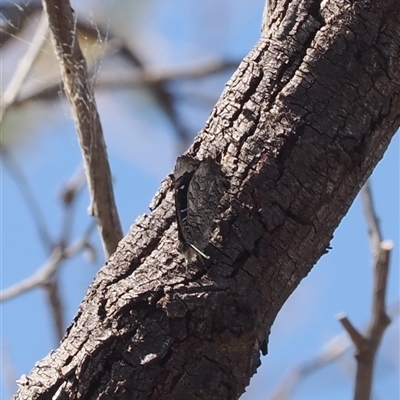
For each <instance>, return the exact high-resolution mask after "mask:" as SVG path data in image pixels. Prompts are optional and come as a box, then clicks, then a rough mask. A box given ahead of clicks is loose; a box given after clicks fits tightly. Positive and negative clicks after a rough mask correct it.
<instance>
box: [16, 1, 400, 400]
mask: <svg viewBox="0 0 400 400" xmlns="http://www.w3.org/2000/svg"><path fill="white" fill-rule="evenodd" d="M399 11H400V5H399V3H398V1H397V0H391V1H389V0H388V1H380V2H375V1H374V2H369V1H353V2H347V1H333V0H332V1H324V2H322V3H320V2H319V1H310V0H306V1H303V0H294V1H279V2H273V3H272V4H271V7H270V10H269V12H268V20H267V21H265V23H264V25H263V37H262V38H261V40H260V41H259V43H258V44H257V45H256V46H255V48H254V49H253V50H252V51H251V53H250V54H249V55H248V56H247V57H246V58H245V59H244V61H243V62H242V64H241V65H240V67H239V69H238V71H237V72H236V73H235V74H234V76H233V77H232V79H231V80H230V81H229V83H228V85H227V87H226V89H225V91H224V92H223V94H222V96H221V98H220V100H219V101H218V103H217V105H216V106H215V108H214V110H213V112H212V114H211V116H210V118H209V120H208V122H207V124H206V126H205V128H204V129H203V130H202V131H201V132H200V134H199V135H198V137H197V138H196V140H195V143H194V144H193V146H192V147H191V149H190V150H189V154H190V155H192V156H194V157H196V158H198V159H203V158H205V157H214V158H216V157H218V158H220V159H221V165H222V168H223V171H224V173H225V176H226V179H227V180H228V181H229V183H230V188H229V190H228V191H227V192H226V193H225V194H224V196H223V198H222V200H221V204H220V209H219V212H218V217H217V219H216V223H215V229H214V231H213V236H212V238H211V241H210V243H209V245H208V246H207V247H206V249H205V252H206V254H208V255H210V256H211V259H210V260H209V261H207V260H201V261H199V262H198V263H190V264H188V265H185V262H184V259H183V257H181V256H180V255H179V254H178V253H177V251H176V247H177V229H176V222H175V213H174V204H173V191H172V189H173V182H172V180H171V178H170V177H167V178H166V179H165V180H164V182H163V183H162V186H161V189H160V191H159V192H158V194H157V195H156V197H155V199H154V201H153V204H152V212H151V214H150V215H142V216H140V217H139V218H138V220H137V221H136V223H135V224H134V225H133V226H132V228H131V230H130V232H129V234H128V235H127V236H126V237H125V238H124V239H123V240H122V241H121V242H120V244H119V247H118V250H117V251H116V252H115V253H114V255H113V256H112V257H111V258H110V259H109V261H108V263H107V264H106V265H105V266H104V267H103V268H102V269H101V270H100V271H99V273H98V274H97V276H96V278H95V279H94V281H93V283H92V284H91V286H90V288H89V289H88V292H87V294H86V297H85V299H84V301H83V302H82V304H81V307H80V309H79V312H78V315H77V316H76V318H75V320H74V322H73V324H72V325H71V327H70V328H69V329H68V332H67V334H66V336H65V338H64V340H63V342H62V343H61V345H60V347H59V348H58V349H57V350H55V351H54V352H52V354H50V355H49V356H47V357H46V358H45V359H43V360H42V361H40V362H39V363H38V364H37V365H36V367H35V369H34V370H33V371H32V373H31V374H30V376H29V377H25V378H24V379H22V380H21V381H20V389H19V392H18V394H17V395H16V396H15V397H14V398H15V399H30V400H31V399H50V398H53V399H85V400H88V399H117V398H118V399H237V398H238V397H239V396H240V394H241V393H242V392H243V391H244V389H245V387H246V385H247V384H248V382H249V379H250V377H251V376H252V374H253V373H254V372H255V371H256V368H257V366H258V365H259V354H260V350H263V351H264V352H265V351H266V345H265V343H266V342H267V339H268V333H269V330H270V327H271V325H272V323H273V321H274V319H275V317H276V315H277V313H278V312H279V310H280V308H281V307H282V304H283V303H284V302H285V301H286V299H287V298H288V296H289V295H290V294H291V293H292V292H293V290H294V289H295V288H296V286H297V285H298V284H299V282H300V281H301V279H302V278H304V277H305V276H306V275H307V274H308V272H309V271H310V269H311V268H312V266H313V265H314V264H315V262H316V261H317V260H318V259H319V258H320V257H321V255H323V254H324V253H325V252H326V251H327V250H326V249H327V247H328V246H329V242H330V239H331V238H332V234H333V231H334V230H335V228H336V227H337V225H338V224H339V222H340V220H341V218H342V217H343V216H344V215H345V213H346V212H347V210H348V208H349V206H350V205H351V203H352V201H353V199H354V197H355V196H356V194H357V192H358V191H359V189H360V188H361V186H362V185H363V183H364V182H365V180H366V179H367V177H368V176H369V175H370V173H371V171H372V170H373V168H374V166H375V165H376V164H377V162H378V161H379V160H380V159H381V157H382V155H383V153H384V151H385V149H386V148H387V146H388V144H389V142H390V139H391V137H392V136H393V135H394V133H395V131H396V129H397V128H398V126H399V121H400V96H399V94H400V86H399V82H400V69H399V65H400V57H399V49H400V32H399V30H400V12H399ZM52 396H54V397H52Z"/></svg>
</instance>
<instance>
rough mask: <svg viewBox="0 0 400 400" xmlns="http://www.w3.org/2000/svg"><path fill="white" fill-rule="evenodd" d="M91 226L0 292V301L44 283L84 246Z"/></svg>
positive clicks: (57, 248)
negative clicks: (29, 273) (31, 273)
mask: <svg viewBox="0 0 400 400" xmlns="http://www.w3.org/2000/svg"><path fill="white" fill-rule="evenodd" d="M93 228H94V224H90V227H89V229H88V230H87V232H85V234H84V235H83V237H82V238H81V239H79V240H78V241H76V242H75V243H73V244H71V245H70V246H68V247H67V248H65V249H63V248H61V247H60V246H57V247H55V248H54V250H53V252H52V253H51V255H50V257H49V258H48V260H47V261H46V262H45V263H44V264H43V265H42V266H41V267H40V268H39V269H38V270H37V271H36V272H35V273H34V274H33V275H32V276H31V277H29V278H27V279H25V280H23V281H22V282H19V283H17V284H16V285H14V286H11V287H9V288H8V289H5V290H3V291H2V292H0V302H3V301H6V300H10V299H12V298H14V297H16V296H18V295H20V294H22V293H25V292H27V291H29V290H31V289H33V288H35V287H38V286H42V285H46V283H47V282H48V280H49V279H50V278H51V277H52V276H53V274H54V273H55V272H56V271H57V269H58V268H59V267H60V264H61V262H62V261H64V260H66V259H68V258H71V257H73V256H74V255H75V254H77V253H79V252H80V251H81V250H83V249H84V248H85V247H86V244H87V238H88V236H89V234H90V233H91V231H92V230H93Z"/></svg>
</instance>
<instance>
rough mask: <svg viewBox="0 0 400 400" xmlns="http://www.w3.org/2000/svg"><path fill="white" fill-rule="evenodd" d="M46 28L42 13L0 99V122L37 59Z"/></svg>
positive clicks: (45, 20)
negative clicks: (26, 48)
mask: <svg viewBox="0 0 400 400" xmlns="http://www.w3.org/2000/svg"><path fill="white" fill-rule="evenodd" d="M47 28H48V25H47V19H46V17H45V15H44V14H42V17H41V19H40V22H39V26H38V27H37V29H36V32H35V36H34V37H33V39H32V43H31V44H30V46H29V48H28V50H27V52H26V53H25V55H24V57H23V58H22V59H21V60H20V62H19V63H18V67H17V69H16V70H15V73H14V75H13V77H12V79H11V81H10V83H9V84H8V86H7V88H6V90H5V91H4V94H3V96H2V101H1V105H0V123H1V122H2V121H3V117H4V115H5V113H6V111H7V109H8V108H9V107H10V106H11V105H12V104H13V103H14V101H15V99H16V98H17V96H18V93H19V91H20V90H21V87H22V85H23V83H24V82H25V79H26V77H27V76H28V74H29V71H30V70H31V68H32V66H33V65H34V64H35V61H36V60H37V57H38V55H39V54H40V51H41V50H42V47H43V44H44V42H45V40H46V37H47Z"/></svg>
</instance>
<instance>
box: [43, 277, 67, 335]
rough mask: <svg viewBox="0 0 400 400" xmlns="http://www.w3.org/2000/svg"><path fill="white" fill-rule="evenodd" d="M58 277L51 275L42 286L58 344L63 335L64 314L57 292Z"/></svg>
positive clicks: (58, 292)
mask: <svg viewBox="0 0 400 400" xmlns="http://www.w3.org/2000/svg"><path fill="white" fill-rule="evenodd" d="M58 281H59V276H58V275H57V274H53V276H51V277H50V278H49V279H48V281H47V282H46V283H45V284H44V285H42V286H43V287H44V289H45V291H46V295H47V299H48V303H49V308H50V310H51V313H52V316H53V318H52V321H53V324H54V328H55V331H56V333H57V341H58V342H59V341H60V340H61V339H62V338H63V336H64V333H65V323H64V313H63V306H62V299H61V294H60V290H59V284H58V283H59V282H58Z"/></svg>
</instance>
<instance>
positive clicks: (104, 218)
mask: <svg viewBox="0 0 400 400" xmlns="http://www.w3.org/2000/svg"><path fill="white" fill-rule="evenodd" d="M43 6H44V9H45V12H46V13H47V15H48V19H49V28H50V32H51V36H52V40H53V43H54V46H55V50H56V54H57V58H58V60H59V62H60V66H61V73H62V78H63V83H64V89H65V92H66V95H67V97H68V99H69V101H70V103H71V107H72V112H73V115H74V119H75V124H76V127H77V131H78V136H79V141H80V146H81V150H82V152H83V159H84V166H85V172H86V177H87V181H88V186H89V192H90V197H91V206H90V213H91V214H92V215H94V216H95V218H96V221H97V225H98V228H99V231H100V236H101V240H102V243H103V250H104V252H105V257H106V258H108V257H109V256H110V255H111V254H112V253H113V252H114V251H115V249H116V248H117V244H118V242H119V241H120V239H121V238H122V229H121V224H120V221H119V217H118V212H117V208H116V205H115V200H114V192H113V187H112V180H111V171H110V167H109V164H108V159H107V152H106V147H105V143H104V138H103V132H102V128H101V124H100V118H99V115H98V112H97V107H96V102H95V98H94V93H93V88H92V85H91V84H90V82H89V79H88V73H87V66H86V61H85V59H84V57H83V55H82V52H81V49H80V47H79V43H78V39H77V36H76V23H75V21H74V18H73V15H72V8H71V5H70V4H69V1H68V0H63V1H56V0H43Z"/></svg>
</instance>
